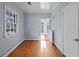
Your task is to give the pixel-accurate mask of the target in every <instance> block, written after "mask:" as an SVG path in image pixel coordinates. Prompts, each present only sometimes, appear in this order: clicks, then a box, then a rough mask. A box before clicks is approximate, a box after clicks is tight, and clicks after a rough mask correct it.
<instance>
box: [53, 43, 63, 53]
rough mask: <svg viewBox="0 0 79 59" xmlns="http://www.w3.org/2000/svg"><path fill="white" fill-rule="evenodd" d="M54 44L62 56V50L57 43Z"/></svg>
mask: <svg viewBox="0 0 79 59" xmlns="http://www.w3.org/2000/svg"><path fill="white" fill-rule="evenodd" d="M54 44H55V45H56V47H57V48H58V49H59V51H60V52H61V53H63V54H64V50H63V49H61V48H60V47H59V45H58V44H57V43H55V42H54Z"/></svg>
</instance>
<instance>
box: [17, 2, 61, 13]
mask: <svg viewBox="0 0 79 59" xmlns="http://www.w3.org/2000/svg"><path fill="white" fill-rule="evenodd" d="M48 3H49V5H50V9H49V10H47V9H46V10H42V9H40V2H32V5H28V4H27V2H16V5H17V6H18V7H19V8H21V9H22V10H23V12H24V13H51V12H52V11H53V9H55V8H56V7H57V6H58V4H59V3H60V2H48Z"/></svg>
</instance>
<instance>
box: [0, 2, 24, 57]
mask: <svg viewBox="0 0 79 59" xmlns="http://www.w3.org/2000/svg"><path fill="white" fill-rule="evenodd" d="M4 5H5V6H8V7H9V8H11V9H13V10H14V11H16V12H17V13H18V17H17V22H18V32H17V33H16V34H15V35H13V36H12V37H8V38H4V35H5V34H4V26H3V25H4V17H3V16H4V10H5V8H4ZM23 16H24V15H23V13H22V11H21V10H20V9H19V8H18V7H17V6H16V5H15V4H14V3H11V2H9V3H7V2H6V3H2V2H1V3H0V56H2V55H4V54H5V53H6V52H7V51H8V50H10V49H12V48H13V47H14V46H16V44H18V43H19V42H20V41H22V40H23V39H24V17H23Z"/></svg>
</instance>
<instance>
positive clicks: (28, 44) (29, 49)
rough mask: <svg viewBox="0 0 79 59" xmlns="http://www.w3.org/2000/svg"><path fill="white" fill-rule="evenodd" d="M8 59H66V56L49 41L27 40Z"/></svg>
mask: <svg viewBox="0 0 79 59" xmlns="http://www.w3.org/2000/svg"><path fill="white" fill-rule="evenodd" d="M45 44H46V45H45ZM43 45H45V46H43ZM8 57H64V56H63V54H62V53H61V52H60V51H59V50H58V49H57V48H56V47H55V46H54V45H52V44H51V43H50V42H49V41H44V40H41V41H39V40H25V41H24V42H23V43H22V44H20V45H19V46H18V47H17V48H16V49H15V50H14V51H13V52H12V53H11V54H10V55H8Z"/></svg>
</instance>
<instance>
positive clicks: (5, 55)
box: [1, 40, 24, 57]
mask: <svg viewBox="0 0 79 59" xmlns="http://www.w3.org/2000/svg"><path fill="white" fill-rule="evenodd" d="M23 41H24V40H21V41H20V42H19V43H18V44H17V45H16V46H14V47H13V48H12V49H10V50H9V51H8V52H6V53H5V54H4V55H3V56H1V57H7V56H8V55H9V54H10V53H11V52H12V51H14V50H15V49H16V48H17V47H18V46H19V45H20V44H21V43H22V42H23Z"/></svg>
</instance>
